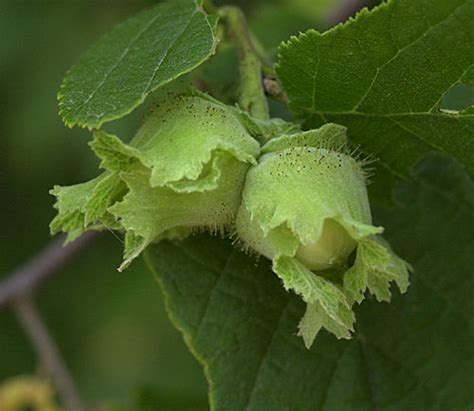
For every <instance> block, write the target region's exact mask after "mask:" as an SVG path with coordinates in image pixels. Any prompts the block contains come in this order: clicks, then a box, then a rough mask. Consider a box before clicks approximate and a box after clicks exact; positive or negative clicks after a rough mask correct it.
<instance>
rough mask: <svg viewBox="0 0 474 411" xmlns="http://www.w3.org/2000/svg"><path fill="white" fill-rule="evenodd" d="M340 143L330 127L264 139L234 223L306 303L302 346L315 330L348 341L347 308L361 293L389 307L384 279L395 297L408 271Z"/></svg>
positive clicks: (350, 320)
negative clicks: (386, 241)
mask: <svg viewBox="0 0 474 411" xmlns="http://www.w3.org/2000/svg"><path fill="white" fill-rule="evenodd" d="M344 140H345V137H344V133H343V128H341V127H340V126H336V125H331V124H329V125H326V126H324V127H322V128H320V129H319V130H312V131H308V132H303V133H296V134H293V135H288V136H282V137H280V138H278V139H274V140H270V141H269V142H268V143H267V144H266V145H265V146H264V147H263V150H262V151H263V152H264V153H265V154H264V155H262V157H260V159H259V163H258V165H256V166H253V167H252V168H251V169H250V170H249V172H248V174H247V179H246V184H245V187H244V191H243V196H242V197H243V202H242V206H241V207H240V209H239V213H238V216H237V221H236V226H237V227H236V229H237V235H238V237H239V239H240V240H241V241H242V242H243V243H244V244H245V245H246V247H248V248H250V249H252V250H255V251H257V252H258V253H260V254H263V255H264V256H266V257H268V258H269V259H271V260H272V261H273V270H274V271H275V273H276V274H277V275H278V276H280V278H281V279H282V280H283V283H284V286H285V288H286V289H293V290H294V291H295V292H296V293H298V294H300V295H301V296H302V298H303V300H304V301H305V302H306V303H307V311H306V314H305V316H304V317H303V319H302V321H301V323H300V334H301V335H302V336H303V338H304V340H305V343H306V345H307V346H308V347H309V346H311V344H312V342H313V340H314V338H315V336H316V334H317V333H318V331H319V330H320V329H321V328H322V327H324V328H326V329H327V330H328V331H330V332H332V333H333V334H335V335H336V336H337V337H338V338H350V331H352V330H353V323H354V314H353V312H352V310H351V306H352V304H353V303H354V302H355V301H357V302H361V301H362V299H363V294H364V292H365V290H366V289H368V290H369V291H370V292H372V293H373V294H374V295H375V296H376V297H377V298H378V299H379V300H389V299H390V292H389V283H390V281H391V280H394V281H396V282H397V284H398V286H399V288H400V290H401V291H402V292H403V291H405V290H406V288H407V286H408V265H407V264H406V263H405V262H403V261H402V260H401V259H399V258H398V257H396V256H395V255H394V254H393V253H392V252H391V251H390V249H389V247H388V246H387V245H385V244H384V243H383V241H382V240H381V239H380V238H379V237H378V234H380V233H381V232H382V231H383V229H382V228H381V227H376V226H374V225H372V220H371V213H370V206H369V202H368V198H367V190H366V177H365V174H364V171H363V169H362V165H361V164H359V162H358V161H357V160H356V159H354V158H352V157H351V156H350V155H349V154H348V153H347V150H346V149H344V147H343V144H344V143H345V141H344ZM355 249H357V250H356V251H355V261H353V262H352V264H351V259H350V258H349V257H350V256H351V254H352V253H353V252H354V250H355ZM316 273H317V274H316Z"/></svg>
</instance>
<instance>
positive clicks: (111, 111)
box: [58, 0, 216, 128]
mask: <svg viewBox="0 0 474 411" xmlns="http://www.w3.org/2000/svg"><path fill="white" fill-rule="evenodd" d="M200 3H201V2H200V1H197V0H194V1H193V0H177V1H168V2H164V3H160V4H158V5H157V6H155V7H153V8H151V9H148V10H145V11H143V12H141V13H139V14H138V15H136V16H135V17H132V18H130V19H129V20H127V21H125V22H124V23H122V24H120V25H118V26H117V27H116V28H115V29H113V30H112V31H111V32H109V33H107V34H105V35H104V36H103V37H102V38H101V39H100V40H99V41H98V42H97V43H96V44H95V45H93V46H92V47H91V48H90V49H89V50H88V51H87V52H86V53H85V54H84V55H83V56H82V58H81V59H80V61H79V63H78V64H77V65H76V66H74V67H73V68H72V69H71V71H70V72H69V73H68V74H67V75H66V77H65V79H64V81H63V84H62V86H61V90H60V92H59V95H58V98H59V106H60V113H61V115H62V117H63V120H64V122H65V123H66V124H67V125H68V126H70V127H72V126H75V125H79V126H81V127H87V128H98V127H100V126H101V125H102V124H103V123H105V122H107V121H111V120H115V119H117V118H120V117H123V116H124V115H126V114H128V113H130V112H131V111H132V110H133V109H134V108H136V107H137V106H139V105H140V104H141V103H142V102H143V101H144V100H145V98H146V96H147V95H148V94H150V93H151V92H152V91H154V90H156V89H157V88H158V87H160V86H162V85H164V84H166V83H168V82H170V81H172V80H174V79H176V78H178V77H179V76H181V75H183V74H185V73H187V72H189V71H191V70H193V69H194V68H196V67H197V66H199V65H200V64H201V63H203V62H204V61H205V60H207V59H208V58H209V56H211V55H212V54H213V53H214V51H215V47H216V38H215V37H214V26H215V23H216V20H215V18H214V17H212V16H207V15H206V14H205V13H204V11H203V10H202V8H201V6H200Z"/></svg>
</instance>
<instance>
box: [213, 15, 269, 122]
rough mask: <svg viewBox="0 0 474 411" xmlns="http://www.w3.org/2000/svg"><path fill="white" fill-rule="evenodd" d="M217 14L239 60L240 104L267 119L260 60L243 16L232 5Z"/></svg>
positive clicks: (257, 116) (248, 110) (254, 115)
mask: <svg viewBox="0 0 474 411" xmlns="http://www.w3.org/2000/svg"><path fill="white" fill-rule="evenodd" d="M219 15H220V17H221V18H222V20H223V21H224V23H225V26H226V28H227V33H228V36H229V39H230V40H231V41H232V43H233V44H234V46H235V48H236V50H237V54H238V56H239V60H240V81H241V85H240V87H241V91H240V100H239V103H240V106H241V108H242V109H244V110H245V111H247V112H248V113H249V114H251V115H252V116H253V117H255V118H258V119H263V120H265V119H268V117H269V113H268V105H267V100H266V98H265V92H264V89H263V83H262V61H261V59H260V57H259V55H258V53H257V51H256V50H255V46H254V44H253V41H252V36H251V34H250V32H249V31H248V28H247V22H246V21H245V16H244V14H243V13H242V11H241V10H240V9H239V8H238V7H234V6H224V7H222V8H220V9H219Z"/></svg>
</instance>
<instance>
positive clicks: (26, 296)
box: [0, 232, 98, 411]
mask: <svg viewBox="0 0 474 411" xmlns="http://www.w3.org/2000/svg"><path fill="white" fill-rule="evenodd" d="M97 235H98V234H97V233H94V232H88V233H85V234H83V235H82V236H81V237H79V238H78V239H77V240H76V241H74V242H72V243H70V244H68V245H66V246H63V241H64V237H60V238H58V239H56V240H54V241H52V242H51V243H50V244H49V245H48V246H47V247H46V248H45V249H44V250H43V251H41V252H40V253H39V254H38V255H36V256H35V257H33V258H32V259H31V260H30V261H28V262H27V263H25V264H23V265H21V266H20V267H19V268H17V269H16V270H15V271H14V272H13V273H12V274H11V275H10V276H8V277H7V279H6V280H3V281H2V282H1V283H0V308H1V307H2V306H4V305H7V304H10V305H11V306H12V308H13V309H14V310H15V312H16V314H17V316H18V320H19V321H20V323H21V324H22V325H23V328H24V329H25V332H26V333H27V335H28V337H29V338H30V340H31V342H32V344H33V346H34V347H35V350H36V352H37V354H38V357H39V359H40V361H41V363H42V364H43V366H44V368H45V369H46V371H47V373H48V375H49V376H50V377H51V379H52V381H53V383H54V385H55V386H56V388H57V390H58V393H59V394H60V396H61V398H62V400H63V403H64V405H65V406H66V407H67V410H68V411H84V409H85V408H84V407H83V406H82V404H81V401H80V399H79V395H78V393H77V390H76V387H75V385H74V381H73V379H72V378H71V375H70V373H69V371H68V369H67V368H66V365H65V363H64V361H63V360H62V358H61V355H60V353H59V350H58V348H57V346H56V344H55V342H54V340H53V339H52V337H51V336H50V334H49V333H48V330H47V328H46V325H45V324H44V322H43V321H42V319H41V316H40V315H39V313H38V311H37V309H36V307H35V305H34V303H33V300H32V295H33V294H34V292H35V290H36V289H37V288H38V287H39V286H40V284H42V283H43V281H45V280H46V279H47V278H49V277H51V276H53V275H54V274H56V273H57V272H59V270H60V269H61V268H62V267H63V266H64V265H66V264H67V263H68V262H69V261H70V260H72V258H73V257H74V256H76V255H77V254H78V253H79V252H80V251H82V250H83V249H84V248H86V247H87V246H88V245H89V244H90V243H91V242H92V241H93V240H94V239H95V238H96V237H97Z"/></svg>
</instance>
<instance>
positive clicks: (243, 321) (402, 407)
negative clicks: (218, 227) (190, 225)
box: [147, 158, 474, 411]
mask: <svg viewBox="0 0 474 411" xmlns="http://www.w3.org/2000/svg"><path fill="white" fill-rule="evenodd" d="M404 184H405V185H404V186H403V187H402V189H401V190H400V192H399V200H400V201H401V202H402V203H403V204H404V207H402V208H400V209H398V210H391V211H379V212H378V219H379V220H380V221H381V222H383V224H384V225H385V226H386V227H387V237H389V240H390V241H391V243H392V244H393V245H394V248H395V249H396V250H397V251H398V252H400V254H401V255H403V256H404V257H406V258H407V259H408V260H409V261H410V262H412V263H413V265H414V269H415V271H414V274H413V275H412V277H411V281H412V285H411V287H410V288H409V290H408V292H407V293H406V294H403V295H400V294H398V293H397V292H395V295H394V298H393V300H392V302H391V303H390V304H381V303H377V302H375V301H368V300H366V301H365V302H364V303H363V304H362V305H361V306H360V307H359V309H358V313H357V318H358V320H357V322H356V333H355V337H354V339H353V340H349V341H345V340H343V341H341V340H337V339H336V338H335V337H333V336H332V335H329V334H327V333H322V334H321V335H319V336H318V337H317V339H316V341H315V343H314V345H313V347H312V349H311V350H307V349H306V348H304V345H303V342H302V341H301V339H299V338H298V337H297V336H296V330H297V323H298V321H299V318H300V317H301V315H302V313H303V309H304V307H303V303H302V302H301V301H300V300H299V298H297V297H295V296H294V295H292V294H289V293H286V292H285V291H284V290H283V287H282V286H281V284H280V282H279V280H278V279H277V277H276V275H275V274H273V273H272V272H271V269H270V267H269V264H268V261H266V260H265V259H263V258H261V259H260V260H259V262H258V263H257V262H256V261H255V259H254V258H252V257H248V256H245V255H243V254H242V253H240V252H239V251H237V250H236V249H235V248H234V247H232V246H231V245H230V244H229V243H227V242H226V241H223V240H220V239H218V238H215V237H203V236H198V237H193V238H190V239H188V240H186V241H184V242H181V243H172V242H163V243H161V244H159V245H156V246H153V247H151V248H150V249H149V252H148V257H147V258H148V263H149V265H150V266H151V268H152V270H153V271H154V272H155V273H156V275H157V278H158V280H159V282H160V284H161V286H162V288H163V291H164V293H165V295H166V300H167V305H168V309H169V312H170V315H171V317H172V319H173V321H174V322H175V324H176V325H177V327H178V328H179V329H180V330H181V331H182V332H183V334H184V337H185V339H186V342H187V343H188V345H189V346H190V348H191V349H192V350H193V352H194V354H195V355H196V356H197V357H198V358H199V360H200V361H201V362H202V363H203V364H204V367H205V371H206V374H207V376H208V379H209V381H210V387H211V388H210V400H211V405H212V408H213V409H214V410H225V411H229V410H230V411H231V410H236V411H241V410H255V411H257V410H258V411H266V410H269V411H270V410H271V411H279V410H291V411H306V410H308V411H310V410H311V411H313V410H326V411H349V410H350V411H355V410H357V411H365V410H367V411H369V410H383V411H388V410H390V411H398V410H399V411H421V410H423V411H425V410H430V411H448V410H449V411H451V410H453V411H454V410H456V411H471V410H472V409H473V407H474V380H473V379H472V376H473V374H474V345H473V344H472V341H474V321H473V315H472V314H473V313H474V305H473V299H472V292H473V289H474V276H473V275H472V274H473V273H472V270H473V268H472V267H474V254H473V253H472V247H474V236H473V233H474V214H473V209H474V208H473V207H474V184H473V183H472V181H471V180H470V179H469V177H468V176H467V174H466V172H465V171H464V170H463V169H462V168H461V166H460V165H459V164H457V163H454V162H449V161H442V160H441V159H439V158H430V160H429V161H425V162H424V163H423V164H422V166H420V167H419V168H418V171H417V175H416V176H415V180H414V182H413V183H412V184H410V185H408V184H406V183H404Z"/></svg>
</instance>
